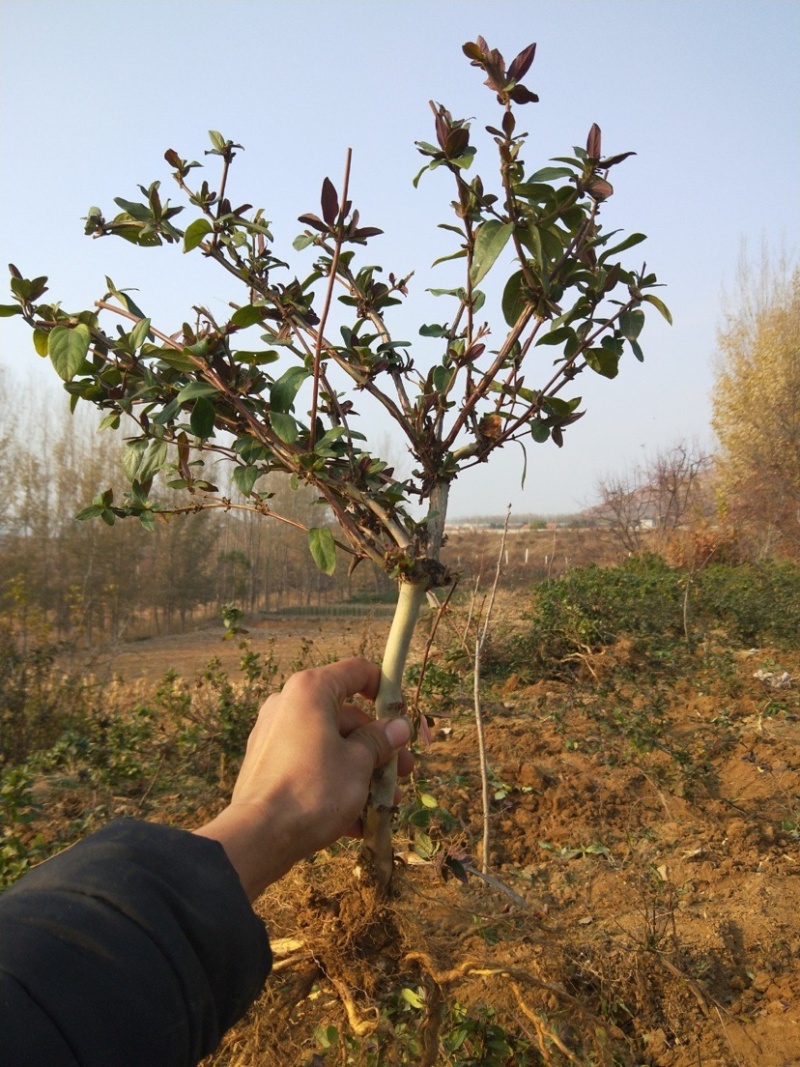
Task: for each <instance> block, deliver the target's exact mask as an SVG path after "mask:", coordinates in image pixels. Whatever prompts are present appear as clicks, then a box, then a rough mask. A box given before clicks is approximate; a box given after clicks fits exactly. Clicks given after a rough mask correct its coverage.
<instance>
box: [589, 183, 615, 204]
mask: <svg viewBox="0 0 800 1067" xmlns="http://www.w3.org/2000/svg"><path fill="white" fill-rule="evenodd" d="M584 189H585V190H586V192H587V193H588V194H589V196H591V197H592V199H594V200H608V198H609V197H610V196H611V194H612V193H613V192H614V186H613V185H612V184H611V182H607V181H606V180H605V178H592V179H591V180H590V181H588V182H586V184H585V186H584Z"/></svg>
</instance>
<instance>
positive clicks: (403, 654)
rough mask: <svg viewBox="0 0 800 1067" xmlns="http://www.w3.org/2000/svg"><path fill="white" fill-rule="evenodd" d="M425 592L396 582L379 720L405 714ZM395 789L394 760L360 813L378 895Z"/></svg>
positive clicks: (388, 863) (386, 871) (388, 858)
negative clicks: (406, 682) (406, 680)
mask: <svg viewBox="0 0 800 1067" xmlns="http://www.w3.org/2000/svg"><path fill="white" fill-rule="evenodd" d="M426 592H427V586H426V583H424V582H406V581H402V582H400V589H399V593H398V597H397V607H396V609H395V613H394V618H393V619H392V625H391V629H390V630H389V637H388V639H387V642H386V650H385V652H384V656H383V663H382V665H381V685H380V689H379V690H378V696H377V699H376V701H375V709H376V711H377V714H378V718H380V719H394V718H397V717H398V716H400V715H402V714H403V713H404V712H405V701H404V699H403V671H404V670H405V664H406V659H407V657H408V650H409V648H410V646H411V639H412V637H413V635H414V627H415V625H416V622H417V618H418V616H419V609H420V608H421V607H422V604H423V602H424V600H425V594H426ZM396 788H397V758H396V757H395V758H394V759H392V760H391V761H390V762H389V763H387V764H385V765H384V766H383V767H378V768H377V769H376V771H375V773H374V774H373V776H372V786H371V789H370V795H369V800H368V801H367V807H366V811H365V812H364V853H365V857H366V859H367V863H368V865H369V867H371V869H372V875H373V877H374V880H375V885H376V888H377V890H378V892H379V893H385V892H386V890H387V889H388V888H389V883H390V882H391V879H392V869H393V856H392V810H393V808H394V793H395V789H396Z"/></svg>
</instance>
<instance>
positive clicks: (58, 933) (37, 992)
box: [0, 820, 270, 1067]
mask: <svg viewBox="0 0 800 1067" xmlns="http://www.w3.org/2000/svg"><path fill="white" fill-rule="evenodd" d="M269 967H270V954H269V945H268V942H267V938H266V933H265V931H264V927H263V924H262V923H261V921H260V920H259V919H258V918H257V917H256V916H255V915H254V913H253V911H252V909H251V908H250V906H249V904H248V902H247V900H246V898H245V896H244V894H243V893H242V890H241V885H240V883H239V880H238V878H237V876H236V872H235V871H234V869H233V868H232V867H231V865H230V863H229V861H228V860H227V858H226V856H225V855H224V854H223V852H222V850H221V849H219V848H218V847H217V846H216V845H215V844H214V843H213V842H211V841H207V840H203V839H202V838H200V837H198V836H196V835H193V834H190V833H187V832H185V831H181V830H174V829H171V828H168V827H161V826H152V825H149V824H144V823H137V822H133V821H128V820H125V821H122V820H121V821H118V822H116V823H112V824H111V825H110V826H108V827H106V828H105V829H104V830H102V831H100V832H98V833H97V834H95V835H93V836H92V837H91V838H88V839H87V840H86V841H84V842H81V843H80V844H79V845H76V846H75V847H74V848H72V849H69V850H68V851H67V852H65V853H62V854H61V855H60V856H57V857H55V858H54V859H52V860H50V861H48V862H47V863H45V864H43V865H42V866H41V867H38V868H36V869H35V870H34V871H32V872H31V873H30V874H29V875H27V876H26V877H25V878H23V879H22V880H21V881H20V882H19V883H17V885H16V886H14V887H12V888H11V889H10V890H8V891H7V892H6V893H5V894H4V895H3V896H2V897H0V1006H1V1007H2V1008H3V1011H2V1014H1V1015H0V1047H3V1048H4V1050H7V1049H14V1048H17V1049H18V1050H20V1055H22V1051H23V1050H24V1058H21V1059H16V1060H15V1059H6V1058H5V1057H6V1055H7V1054H6V1052H4V1058H3V1063H4V1067H5V1064H8V1067H17V1064H18V1063H19V1064H23V1063H24V1064H30V1063H39V1062H42V1063H44V1062H47V1063H48V1067H61V1065H62V1064H64V1065H66V1064H69V1065H70V1067H72V1065H74V1064H76V1063H77V1064H80V1067H107V1064H108V1063H112V1062H113V1063H114V1064H115V1065H116V1067H127V1065H131V1067H133V1065H137V1067H138V1065H141V1064H144V1063H146V1064H147V1065H148V1067H177V1065H181V1067H183V1065H184V1064H186V1063H195V1062H197V1061H198V1060H199V1059H200V1058H201V1057H202V1056H204V1055H206V1054H207V1053H208V1052H210V1051H211V1050H212V1049H213V1048H215V1047H216V1045H217V1044H218V1042H219V1040H220V1038H221V1036H222V1034H223V1033H224V1032H225V1030H226V1029H227V1028H228V1027H230V1026H231V1025H232V1024H233V1023H234V1022H235V1021H236V1019H238V1018H239V1017H240V1016H241V1015H242V1014H243V1013H244V1011H245V1010H246V1009H247V1007H248V1005H249V1004H250V1003H251V1001H252V1000H253V999H254V997H255V996H256V995H257V994H258V991H259V990H260V988H261V986H262V985H263V982H264V979H265V978H266V975H267V973H268V971H269ZM12 1006H13V1014H12ZM37 1043H38V1044H37ZM37 1049H38V1050H39V1051H40V1052H41V1055H37V1054H35V1053H36V1051H37ZM43 1057H44V1058H43ZM57 1057H60V1058H57Z"/></svg>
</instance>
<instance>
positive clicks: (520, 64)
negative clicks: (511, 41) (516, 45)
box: [508, 43, 536, 82]
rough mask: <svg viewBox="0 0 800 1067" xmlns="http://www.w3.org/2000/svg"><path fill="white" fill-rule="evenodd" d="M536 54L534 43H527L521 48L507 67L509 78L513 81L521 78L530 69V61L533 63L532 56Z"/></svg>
mask: <svg viewBox="0 0 800 1067" xmlns="http://www.w3.org/2000/svg"><path fill="white" fill-rule="evenodd" d="M535 55H536V44H535V43H534V44H529V45H528V47H527V48H523V49H522V51H521V52H520V54H519V55H518V56H517V58H516V59H515V60H514V62H513V63H512V64H511V66H510V67H509V68H508V76H509V78H513V79H514V81H515V82H518V81H521V80H522V78H524V77H525V75H526V74H527V73H528V71H529V70H530V69H531V63H533V57H534V56H535Z"/></svg>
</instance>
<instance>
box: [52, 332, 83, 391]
mask: <svg viewBox="0 0 800 1067" xmlns="http://www.w3.org/2000/svg"><path fill="white" fill-rule="evenodd" d="M90 341H91V334H90V333H89V327H88V326H84V325H83V323H81V324H80V325H79V326H74V327H69V326H55V327H53V329H52V330H51V331H50V334H49V336H48V338H47V351H48V352H49V354H50V359H51V360H52V363H53V366H54V367H55V369H56V374H57V375H58V376H59V378H61V379H63V381H65V382H70V381H72V379H73V378H74V377H75V375H76V374H77V373H78V371H79V370H80V369H81V367H82V366H83V361H84V360H85V359H86V353H87V352H88V351H89V342H90Z"/></svg>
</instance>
